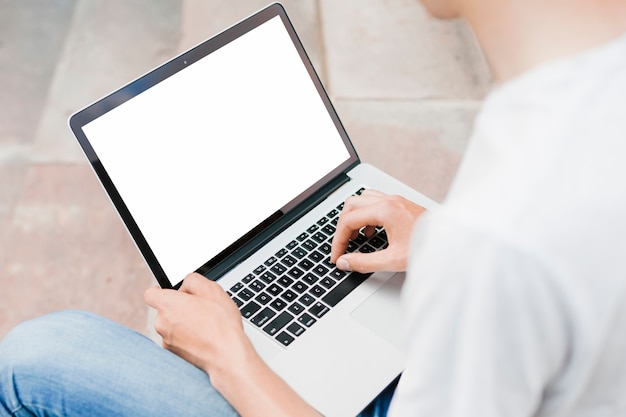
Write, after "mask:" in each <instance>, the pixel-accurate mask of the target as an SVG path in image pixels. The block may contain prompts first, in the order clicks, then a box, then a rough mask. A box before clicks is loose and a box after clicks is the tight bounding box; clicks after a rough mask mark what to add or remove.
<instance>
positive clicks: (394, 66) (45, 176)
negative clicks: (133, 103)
mask: <svg viewBox="0 0 626 417" xmlns="http://www.w3.org/2000/svg"><path fill="white" fill-rule="evenodd" d="M268 3H269V1H267V0H228V1H223V0H19V1H18V0H0V338H2V337H3V336H4V335H5V334H6V333H7V332H8V331H9V329H10V328H11V327H13V326H14V325H15V324H17V323H19V322H21V321H23V320H25V319H29V318H32V317H35V316H38V315H41V314H45V313H48V312H52V311H56V310H60V309H83V310H89V311H93V312H96V313H98V314H101V315H104V316H106V317H109V318H111V319H113V320H116V321H118V322H120V323H123V324H125V325H127V326H129V327H131V328H133V329H135V330H137V331H140V332H142V333H149V329H148V325H147V322H148V309H147V307H146V306H145V304H144V302H143V292H144V290H145V289H146V288H147V287H148V286H150V285H152V284H153V280H152V275H151V273H150V271H149V269H148V268H147V267H146V266H145V264H144V262H143V260H142V258H141V257H140V255H139V253H138V251H137V250H136V249H135V247H134V244H133V242H132V241H131V239H130V237H129V236H128V234H127V232H126V230H125V229H124V227H123V225H122V222H121V221H120V220H119V218H118V217H117V214H116V212H115V211H114V209H113V206H112V205H111V204H110V203H109V201H108V199H107V197H106V196H105V194H104V191H103V190H102V189H101V187H100V185H99V183H98V182H97V180H96V178H95V176H94V174H93V173H92V172H91V169H90V167H89V166H88V165H87V163H86V160H85V158H84V157H83V155H82V153H81V152H80V150H79V148H78V145H77V144H76V143H75V139H74V138H73V136H72V135H71V133H70V131H69V129H68V127H67V118H68V117H69V116H70V115H71V114H72V113H73V112H75V111H76V110H78V109H80V108H82V107H84V106H86V105H87V104H90V103H91V102H92V101H94V100H96V99H98V98H100V97H101V96H103V95H105V94H107V93H109V92H111V91H112V90H114V89H116V88H118V87H120V86H121V85H123V84H126V83H127V82H129V81H131V80H133V79H134V78H136V77H138V76H140V75H142V74H143V73H145V72H147V71H149V70H150V69H152V68H154V67H155V66H157V65H159V64H161V63H162V62H164V61H165V60H167V59H169V58H171V57H173V56H174V55H176V54H178V53H180V52H182V51H184V50H186V49H187V48H189V47H191V46H194V45H195V44H197V43H199V42H201V41H203V40H204V39H206V38H208V37H210V36H212V35H214V34H216V33H217V32H219V31H221V30H223V29H225V28H226V27H228V26H230V25H232V24H233V23H235V22H237V21H238V20H240V19H242V18H244V17H247V16H248V15H249V14H251V13H253V12H255V11H256V10H258V9H260V8H262V7H264V6H265V5H267V4H268ZM282 3H283V5H284V6H285V8H286V10H287V13H288V14H289V15H290V17H291V19H292V21H293V23H294V26H295V27H296V30H297V31H298V33H299V35H300V37H301V39H302V41H303V43H304V45H305V48H306V49H307V52H308V53H309V55H310V57H311V59H312V61H313V63H314V65H315V67H316V69H317V71H318V73H319V75H320V77H321V78H322V81H323V83H324V84H325V86H326V88H327V90H328V93H329V95H330V96H331V99H332V101H333V103H334V104H335V106H336V109H337V111H338V113H339V116H340V118H341V119H342V121H343V123H344V125H345V126H346V129H347V131H348V133H349V135H350V137H351V139H352V141H353V142H354V144H355V147H356V149H357V151H358V152H359V154H360V156H361V159H362V160H363V161H364V162H368V163H371V164H373V165H376V166H378V167H379V168H381V169H383V170H384V171H387V172H389V173H390V174H392V175H394V176H396V177H398V178H400V179H401V180H403V181H405V182H406V183H408V184H409V185H411V186H413V187H414V188H416V189H418V190H420V191H421V192H423V193H424V194H426V195H428V196H430V197H432V198H433V199H435V200H437V201H442V200H443V198H444V197H445V195H446V192H447V190H448V187H449V186H450V183H451V180H452V178H453V176H454V173H455V171H456V168H457V166H458V164H459V161H460V159H461V157H462V154H463V151H464V149H465V146H466V144H467V139H468V137H469V134H470V132H471V128H472V121H473V118H474V116H475V115H476V112H477V111H478V109H479V107H480V104H481V101H482V99H483V98H484V96H485V94H486V93H487V91H488V90H489V88H490V86H491V82H492V79H491V75H490V73H489V70H488V68H487V65H486V63H485V61H484V58H483V57H482V55H481V53H480V51H479V49H478V47H477V45H476V43H475V41H474V38H473V35H472V33H471V31H470V30H469V28H468V27H467V26H466V25H465V24H464V23H463V22H459V21H452V22H440V21H437V20H434V19H433V18H431V17H429V16H428V15H427V14H426V13H425V11H424V10H423V9H422V7H421V6H420V4H419V1H418V0H339V1H338V0H284V1H283V2H282Z"/></svg>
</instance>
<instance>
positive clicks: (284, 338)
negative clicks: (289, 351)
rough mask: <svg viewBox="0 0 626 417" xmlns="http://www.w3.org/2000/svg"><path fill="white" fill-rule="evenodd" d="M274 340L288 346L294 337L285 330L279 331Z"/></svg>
mask: <svg viewBox="0 0 626 417" xmlns="http://www.w3.org/2000/svg"><path fill="white" fill-rule="evenodd" d="M276 340H278V341H279V342H280V343H281V344H282V345H283V346H289V345H290V344H291V342H293V341H294V340H296V339H294V338H293V336H290V335H289V333H287V332H280V334H279V335H278V336H276Z"/></svg>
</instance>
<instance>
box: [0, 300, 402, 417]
mask: <svg viewBox="0 0 626 417" xmlns="http://www.w3.org/2000/svg"><path fill="white" fill-rule="evenodd" d="M0 394H1V395H0V417H4V416H11V415H16V416H32V415H36V416H37V415H71V416H90V417H99V416H111V415H115V416H124V415H127V416H151V417H158V416H172V415H177V416H185V415H190V416H191V415H193V416H198V415H208V416H236V415H237V413H236V412H235V411H234V410H233V409H232V407H231V406H230V405H229V404H228V403H227V402H226V401H225V400H224V398H223V397H222V396H221V395H220V394H219V393H218V392H217V391H215V390H214V389H213V387H212V386H211V383H210V381H209V378H208V376H207V375H206V374H205V373H204V372H202V371H201V370H199V369H198V368H196V367H195V366H193V365H191V364H189V363H188V362H186V361H184V360H183V359H181V358H179V357H178V356H176V355H174V354H172V353H171V352H168V351H167V350H165V349H163V348H161V347H160V346H158V345H156V344H155V343H154V342H153V341H152V340H150V339H148V338H146V337H145V336H143V335H141V334H139V333H137V332H134V331H132V330H130V329H128V328H125V327H123V326H121V325H119V324H117V323H114V322H112V321H110V320H107V319H104V318H102V317H99V316H96V315H94V314H90V313H86V312H78V311H65V312H59V313H54V314H50V315H48V316H43V317H40V318H37V319H34V320H31V321H28V322H25V323H23V324H21V325H20V326H17V327H16V328H15V329H13V331H11V332H10V333H9V334H8V335H7V337H6V338H5V339H4V340H3V341H1V342H0ZM392 394H393V389H387V390H386V391H385V392H383V394H382V395H381V396H380V397H379V398H377V399H376V400H375V401H374V402H373V403H372V404H371V405H370V406H369V407H368V408H367V409H366V410H364V413H363V414H362V415H361V416H362V417H382V416H384V415H385V414H386V410H387V407H388V404H389V401H390V399H391V396H392ZM12 413H15V414H12Z"/></svg>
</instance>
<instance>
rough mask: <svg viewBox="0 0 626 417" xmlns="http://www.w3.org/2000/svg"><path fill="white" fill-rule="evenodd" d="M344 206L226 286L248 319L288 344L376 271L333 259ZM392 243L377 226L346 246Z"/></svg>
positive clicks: (372, 247) (356, 248)
mask: <svg viewBox="0 0 626 417" xmlns="http://www.w3.org/2000/svg"><path fill="white" fill-rule="evenodd" d="M363 190H364V188H361V189H360V190H358V191H357V192H356V193H355V194H356V195H358V194H361V192H363ZM342 208H343V203H342V204H340V205H339V206H337V207H336V208H335V209H333V210H331V211H330V212H328V214H326V216H324V217H322V218H321V219H319V220H318V221H317V222H315V223H314V224H312V225H311V226H310V227H309V228H307V229H306V231H303V232H302V233H300V234H299V235H298V236H297V237H296V238H295V239H294V240H292V241H291V242H289V243H288V244H287V245H286V246H285V247H284V248H282V249H281V250H279V251H278V252H276V254H275V255H274V256H272V257H270V258H269V259H267V260H266V261H265V262H264V263H263V264H261V265H259V266H258V267H256V268H255V269H254V270H253V271H250V273H249V274H247V275H246V276H245V277H244V278H242V279H241V281H240V282H238V283H237V284H235V285H233V286H232V287H231V288H230V290H229V291H227V292H228V294H229V295H230V297H231V298H232V299H233V301H234V302H235V303H236V304H237V306H238V307H239V311H240V312H241V315H242V316H243V318H244V319H246V320H248V321H249V322H250V323H252V324H253V325H255V326H257V327H259V328H261V329H262V330H263V331H264V332H265V333H267V334H268V335H269V336H271V337H273V338H274V339H275V340H277V341H278V342H279V343H281V344H282V345H284V346H288V345H289V344H291V343H292V342H293V341H294V340H295V339H296V338H297V337H298V336H301V335H302V334H303V333H304V332H306V330H307V329H308V328H310V327H311V326H313V325H314V324H315V323H317V321H318V320H319V319H320V318H322V317H323V316H324V315H325V314H326V313H328V312H329V311H330V309H332V308H333V307H334V306H335V305H337V303H339V301H341V300H342V299H343V298H345V297H346V296H347V295H348V294H349V293H350V292H352V290H354V289H355V288H356V287H357V286H359V285H360V284H361V283H362V282H363V281H365V280H366V279H367V277H369V276H370V275H371V274H361V273H358V272H345V271H341V270H339V269H337V268H336V267H335V265H334V264H332V263H331V262H330V248H331V242H332V237H333V235H334V232H335V226H336V225H337V220H338V219H339V213H340V212H341V209H342ZM387 245H388V243H387V235H386V233H385V230H384V229H383V228H382V227H377V228H376V232H375V233H374V235H373V236H371V237H370V238H367V237H366V236H365V235H364V234H363V233H359V236H358V237H357V239H355V240H351V241H350V242H349V244H348V249H347V250H348V252H355V251H359V252H374V251H376V250H380V249H384V248H386V247H387Z"/></svg>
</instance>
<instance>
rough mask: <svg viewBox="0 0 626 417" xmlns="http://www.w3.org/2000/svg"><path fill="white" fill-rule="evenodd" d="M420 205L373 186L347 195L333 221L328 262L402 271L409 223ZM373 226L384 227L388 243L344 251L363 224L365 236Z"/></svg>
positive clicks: (345, 267)
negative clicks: (383, 246) (364, 250)
mask: <svg viewBox="0 0 626 417" xmlns="http://www.w3.org/2000/svg"><path fill="white" fill-rule="evenodd" d="M423 212H424V208H422V207H420V206H418V205H417V204H415V203H412V202H411V201H409V200H407V199H406V198H404V197H400V196H390V195H386V194H383V193H381V192H380V191H375V190H365V191H364V192H363V193H362V194H361V195H360V196H353V197H349V198H348V199H347V200H346V202H345V204H344V207H343V210H342V211H341V216H340V217H339V221H338V222H337V230H336V231H335V237H334V238H333V245H332V251H331V257H330V259H331V262H334V263H335V264H337V267H338V268H339V269H343V270H351V271H357V272H374V271H383V270H385V271H405V270H406V267H407V255H408V250H409V248H408V247H409V240H410V238H411V232H412V230H413V224H414V223H415V221H416V220H417V218H418V217H419V216H420V214H422V213H423ZM375 226H383V227H384V228H385V230H386V231H387V237H388V240H389V246H388V247H387V248H386V249H384V250H381V251H377V252H372V253H346V254H344V253H345V251H346V248H347V246H348V241H349V240H351V239H355V238H356V237H357V235H358V233H359V230H361V229H362V228H365V230H364V233H365V235H366V236H368V237H369V236H371V235H372V234H373V233H374V227H375Z"/></svg>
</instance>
